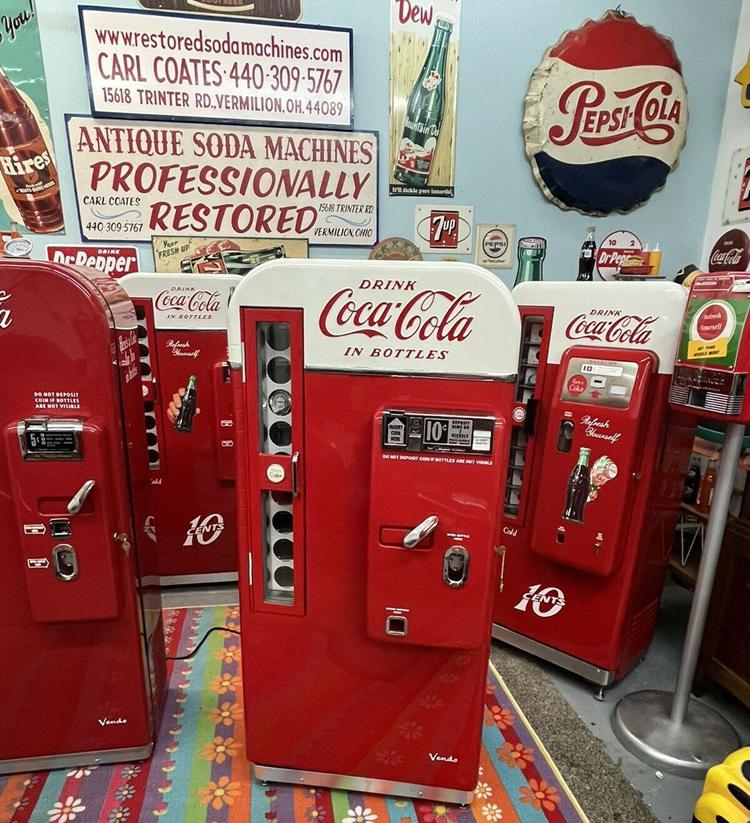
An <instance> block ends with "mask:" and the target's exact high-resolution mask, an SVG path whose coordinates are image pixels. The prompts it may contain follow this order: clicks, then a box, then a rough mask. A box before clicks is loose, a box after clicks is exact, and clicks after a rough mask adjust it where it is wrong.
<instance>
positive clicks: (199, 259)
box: [151, 237, 307, 275]
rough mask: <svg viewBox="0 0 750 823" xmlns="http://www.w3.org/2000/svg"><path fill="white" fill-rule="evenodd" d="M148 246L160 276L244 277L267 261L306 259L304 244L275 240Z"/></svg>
mask: <svg viewBox="0 0 750 823" xmlns="http://www.w3.org/2000/svg"><path fill="white" fill-rule="evenodd" d="M151 246H152V247H153V250H154V268H155V269H156V271H157V272H160V273H163V274H239V275H245V274H247V273H248V272H249V271H252V270H253V269H254V268H255V267H256V266H259V265H260V264H261V263H265V262H266V261H267V260H278V259H279V258H281V257H296V258H302V257H307V240H289V239H288V238H285V239H282V238H279V237H236V238H232V239H230V238H227V237H154V239H153V240H152V241H151Z"/></svg>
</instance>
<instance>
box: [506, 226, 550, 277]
mask: <svg viewBox="0 0 750 823" xmlns="http://www.w3.org/2000/svg"><path fill="white" fill-rule="evenodd" d="M546 254H547V241H546V240H545V239H544V238H543V237H522V238H521V239H520V240H519V241H518V271H517V272H516V282H515V283H514V284H513V285H514V286H517V285H518V284H519V283H525V282H526V281H527V280H542V279H543V277H542V262H543V261H544V256H545V255H546Z"/></svg>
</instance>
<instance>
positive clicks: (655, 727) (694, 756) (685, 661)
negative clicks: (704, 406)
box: [612, 423, 745, 779]
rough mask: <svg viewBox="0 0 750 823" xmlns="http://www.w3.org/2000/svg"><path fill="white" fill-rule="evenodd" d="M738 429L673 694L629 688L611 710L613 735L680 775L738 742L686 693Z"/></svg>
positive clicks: (704, 766) (728, 442) (730, 440)
mask: <svg viewBox="0 0 750 823" xmlns="http://www.w3.org/2000/svg"><path fill="white" fill-rule="evenodd" d="M744 433H745V426H744V425H741V424H739V423H731V424H730V425H728V426H727V433H726V438H725V440H724V448H723V449H722V454H721V463H720V464H719V471H718V474H717V477H716V488H715V489H714V497H713V502H712V504H711V514H710V516H709V518H708V527H707V528H706V536H705V540H704V542H703V557H702V559H701V564H700V568H699V570H698V579H697V581H696V584H695V595H694V597H693V606H692V608H691V609H690V620H689V621H688V627H687V633H686V635H685V647H684V649H683V653H682V663H681V664H680V673H679V675H678V677H677V686H676V687H675V691H674V695H673V694H672V693H671V692H661V691H641V692H633V693H632V694H629V695H626V696H625V697H623V698H622V700H620V702H619V703H618V704H617V705H616V706H615V710H614V712H613V713H612V729H613V731H614V733H615V736H616V737H617V739H618V740H619V741H620V743H622V745H623V746H624V747H625V748H626V749H627V750H628V751H629V752H630V753H631V754H634V755H635V756H636V757H637V758H638V759H639V760H642V761H643V762H644V763H648V764H650V765H651V766H655V767H656V768H658V769H662V770H663V771H665V772H669V773H671V774H677V775H681V776H682V777H692V778H695V779H700V778H702V777H703V776H704V775H705V773H706V772H707V771H708V769H709V768H710V767H711V766H713V765H714V764H715V763H720V762H721V761H722V760H723V759H724V758H725V757H726V756H727V755H728V754H729V753H730V752H732V751H734V750H735V749H737V748H739V745H740V738H739V735H738V734H737V732H736V731H735V730H734V728H733V727H732V725H731V724H730V723H729V722H728V721H726V720H725V719H724V718H723V717H722V715H720V714H719V713H718V712H717V711H714V709H711V708H710V707H708V706H706V705H705V704H704V703H701V702H700V701H699V700H696V699H695V698H694V697H690V689H691V687H692V685H693V677H694V676H695V667H696V665H697V663H698V652H699V651H700V646H701V641H702V639H703V630H704V629H705V627H706V614H707V612H708V605H709V602H710V600H711V590H712V589H713V585H714V577H715V576H716V566H717V565H718V562H719V554H720V552H721V542H722V540H723V538H724V527H725V526H726V523H727V514H728V513H729V503H730V500H731V497H732V488H733V486H734V475H735V471H736V468H737V461H738V459H739V456H740V449H741V447H742V438H743V435H744Z"/></svg>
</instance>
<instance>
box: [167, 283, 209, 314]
mask: <svg viewBox="0 0 750 823" xmlns="http://www.w3.org/2000/svg"><path fill="white" fill-rule="evenodd" d="M154 308H155V309H156V310H157V311H167V312H189V313H198V314H215V313H216V312H218V311H219V310H220V309H221V300H220V298H219V292H217V291H207V290H205V289H192V288H186V287H180V286H177V287H176V288H174V289H165V290H164V291H162V292H159V294H157V295H156V299H155V300H154Z"/></svg>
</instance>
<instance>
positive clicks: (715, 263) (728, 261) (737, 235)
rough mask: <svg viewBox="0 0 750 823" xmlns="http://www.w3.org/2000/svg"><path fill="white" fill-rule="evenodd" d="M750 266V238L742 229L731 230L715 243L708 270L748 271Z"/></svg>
mask: <svg viewBox="0 0 750 823" xmlns="http://www.w3.org/2000/svg"><path fill="white" fill-rule="evenodd" d="M749 264H750V237H748V236H747V234H745V232H744V231H742V229H729V231H725V232H724V234H722V235H721V237H720V238H719V239H718V240H717V241H716V242H715V243H714V246H713V248H712V249H711V254H710V255H709V257H708V270H709V272H714V271H747V267H748V265H749Z"/></svg>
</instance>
